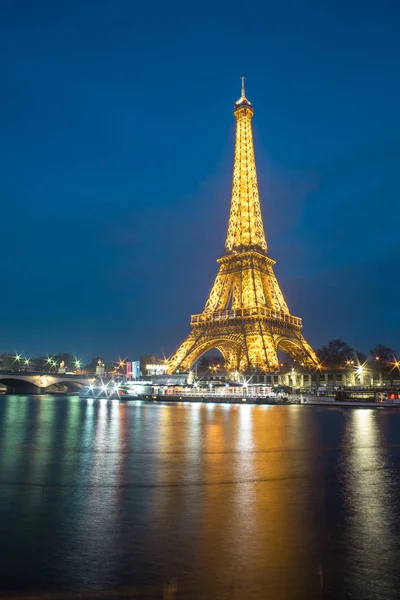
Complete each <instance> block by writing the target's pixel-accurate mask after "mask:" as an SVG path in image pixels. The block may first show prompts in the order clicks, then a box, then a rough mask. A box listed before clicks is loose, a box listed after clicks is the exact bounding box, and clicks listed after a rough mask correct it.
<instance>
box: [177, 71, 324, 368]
mask: <svg viewBox="0 0 400 600" xmlns="http://www.w3.org/2000/svg"><path fill="white" fill-rule="evenodd" d="M253 114H254V109H253V106H252V104H251V103H250V102H249V101H248V100H247V98H246V95H245V89H244V77H243V78H242V95H241V98H240V99H239V100H238V101H237V102H235V105H234V115H235V117H236V146H235V163H234V168H233V186H232V201H231V211H230V216H229V225H228V233H227V236H226V242H225V254H224V256H222V257H221V258H219V259H218V261H217V262H218V263H219V265H220V266H219V271H218V274H217V277H216V279H215V282H214V285H213V287H212V289H211V292H210V295H209V297H208V300H207V302H206V305H205V307H204V310H203V312H202V313H201V314H199V315H192V318H191V327H192V330H191V332H190V334H189V336H188V337H187V338H186V340H185V341H184V342H183V344H182V345H181V346H180V347H179V348H178V350H177V351H176V353H175V354H174V355H173V356H172V357H171V358H170V359H169V361H168V370H169V372H170V373H173V372H174V371H176V370H177V369H179V370H187V369H190V368H191V366H192V365H193V364H194V363H195V362H196V360H197V359H198V358H200V356H202V355H203V354H204V353H205V352H207V351H208V350H211V348H217V349H218V350H219V351H220V352H221V354H222V356H223V357H224V360H225V368H226V370H227V371H242V372H255V371H277V370H278V369H279V361H278V355H277V350H278V348H279V349H281V350H283V351H284V352H286V353H287V354H289V355H291V356H292V357H293V358H294V359H295V360H296V361H298V362H299V363H300V364H303V365H304V366H307V367H316V366H317V365H318V359H317V357H316V355H315V353H314V351H313V349H312V348H311V346H310V345H309V344H308V343H307V342H306V340H305V339H304V337H303V335H302V333H301V329H302V323H301V319H299V318H298V317H294V316H292V315H291V314H290V312H289V309H288V307H287V304H286V302H285V300H284V297H283V295H282V292H281V290H280V287H279V284H278V282H277V280H276V277H275V274H274V271H273V265H274V264H275V261H274V260H272V258H270V257H269V255H268V248H267V242H266V239H265V233H264V226H263V222H262V216H261V208H260V199H259V195H258V184H257V172H256V163H255V159H254V146H253V133H252V128H251V119H252V117H253Z"/></svg>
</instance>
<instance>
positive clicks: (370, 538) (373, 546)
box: [345, 409, 398, 599]
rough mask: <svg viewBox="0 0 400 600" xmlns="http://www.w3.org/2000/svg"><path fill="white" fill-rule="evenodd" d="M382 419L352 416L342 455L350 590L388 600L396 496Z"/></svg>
mask: <svg viewBox="0 0 400 600" xmlns="http://www.w3.org/2000/svg"><path fill="white" fill-rule="evenodd" d="M380 416H381V415H380V414H379V413H378V412H377V411H375V410H372V409H371V410H368V409H366V410H354V411H353V412H352V414H351V417H350V419H349V423H348V431H347V438H348V440H347V442H348V452H347V455H346V457H345V463H346V477H345V493H346V502H347V505H348V506H347V508H348V510H347V519H346V542H345V545H346V550H347V552H348V555H349V561H350V563H351V564H352V566H353V570H354V571H353V573H351V575H350V577H349V587H350V589H351V591H352V593H354V594H355V596H359V595H361V594H364V596H365V597H368V598H371V599H373V598H377V599H378V598H387V597H390V592H391V590H392V591H393V588H394V586H395V584H396V582H397V580H398V576H397V575H395V573H396V563H397V556H396V552H397V548H396V542H395V539H394V538H393V530H394V529H395V525H396V523H395V517H396V512H395V511H394V506H395V503H396V500H397V498H396V496H395V494H393V487H392V483H391V477H390V470H389V468H388V462H387V449H386V448H385V446H384V445H383V444H382V440H381V432H380V430H379V424H378V423H379V421H378V419H379V417H380ZM346 445H347V444H346ZM361 582H363V583H362V584H361ZM385 590H386V591H385Z"/></svg>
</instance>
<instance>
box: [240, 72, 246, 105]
mask: <svg viewBox="0 0 400 600" xmlns="http://www.w3.org/2000/svg"><path fill="white" fill-rule="evenodd" d="M240 79H241V80H242V100H244V99H245V98H246V92H245V89H244V77H241V78H240Z"/></svg>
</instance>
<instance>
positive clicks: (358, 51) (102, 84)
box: [0, 0, 400, 359]
mask: <svg viewBox="0 0 400 600" xmlns="http://www.w3.org/2000/svg"><path fill="white" fill-rule="evenodd" d="M1 10H2V14H1V15H0V16H1V18H0V50H1V52H0V56H1V57H0V64H1V84H2V85H1V96H0V131H1V135H0V165H1V167H0V169H1V178H0V185H1V187H0V193H1V201H2V212H1V215H2V217H1V236H0V245H1V257H2V260H1V312H0V315H1V317H0V326H1V347H0V351H14V350H18V351H25V352H26V353H27V354H29V355H31V354H38V353H46V352H49V353H53V352H57V351H72V352H77V353H78V355H80V356H84V357H86V358H90V357H91V356H92V355H102V356H104V357H105V358H114V357H115V356H116V355H118V354H120V355H121V356H125V355H129V357H130V358H131V359H135V358H138V356H139V355H140V354H149V353H154V354H157V355H161V353H162V352H164V353H166V354H169V353H171V352H172V351H174V350H175V349H176V346H177V345H178V344H179V343H180V342H181V341H182V340H183V338H184V336H185V335H186V334H187V333H188V331H189V319H190V314H191V313H197V312H200V311H201V310H202V308H203V305H204V302H205V300H206V297H207V294H208V291H209V289H210V287H211V285H212V283H213V279H214V276H215V274H216V272H217V264H216V262H215V260H216V258H217V257H218V256H220V255H221V254H222V253H223V246H224V238H225V233H226V226H227V221H228V212H229V203H230V188H231V171H232V164H233V144H234V117H233V114H232V109H233V102H234V101H235V100H236V99H237V98H238V97H239V95H240V80H239V77H240V76H241V75H245V76H246V78H247V79H246V84H247V85H246V91H247V96H248V98H249V99H250V100H251V102H252V103H253V104H254V107H255V116H254V119H253V126H254V137H255V149H256V159H257V168H258V176H259V185H260V193H261V202H262V208H263V215H264V225H265V229H266V235H267V240H268V244H269V251H270V255H271V256H272V258H274V259H275V260H276V261H277V265H276V274H277V276H278V280H279V282H280V284H281V287H282V290H283V292H284V295H285V297H286V300H287V302H288V304H289V307H290V309H291V312H292V313H293V314H295V315H298V316H301V317H303V323H304V334H305V336H306V337H307V338H308V340H309V341H310V342H311V343H312V344H313V345H314V346H315V347H319V346H320V345H322V344H324V343H325V342H326V341H328V340H329V339H331V338H333V337H341V338H343V339H345V340H346V341H347V342H348V343H349V344H350V345H353V346H355V347H357V348H358V349H359V350H364V351H368V350H369V349H370V348H371V347H373V346H374V345H375V344H376V343H383V344H387V345H391V346H394V347H395V348H397V349H398V350H400V343H399V342H400V339H399V334H400V319H399V309H398V305H399V297H400V280H399V276H398V273H399V270H398V266H399V250H400V242H399V233H398V232H399V225H400V224H399V219H400V170H399V163H400V110H399V106H400V103H399V100H400V83H399V57H400V41H399V33H398V32H399V26H400V8H399V6H398V3H397V2H395V1H393V2H385V1H380V2H378V0H377V1H376V2H369V1H368V0H365V1H364V2H361V0H360V1H355V0H353V1H352V0H350V1H349V0H347V1H346V2H344V1H342V0H334V1H333V0H332V1H325V2H320V1H316V0H315V1H309V2H305V1H301V0H298V1H296V0H291V1H290V0H281V1H280V2H251V3H247V4H246V3H243V2H238V3H236V2H230V3H229V4H228V3H226V4H219V3H218V2H212V3H210V4H208V3H204V2H202V3H200V4H199V3H190V2H185V3H174V2H157V1H155V2H136V1H134V0H113V1H111V0H110V1H101V0H96V1H95V0H69V1H66V0H65V1H62V0H60V1H57V2H55V1H54V0H48V1H44V0H36V1H35V2H32V1H31V0H25V1H23V0H10V1H9V2H5V3H3V5H2V9H1Z"/></svg>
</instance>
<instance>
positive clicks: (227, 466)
mask: <svg viewBox="0 0 400 600" xmlns="http://www.w3.org/2000/svg"><path fill="white" fill-rule="evenodd" d="M399 467H400V410H399V411H398V412H397V411H396V409H386V410H385V409H376V410H373V409H358V410H357V409H344V408H342V409H341V408H336V407H334V408H321V409H320V408H317V407H311V406H308V407H307V406H246V405H238V406H228V405H199V404H193V405H190V404H181V405H176V406H172V405H169V404H156V403H148V404H146V403H140V402H127V403H125V404H124V403H119V402H117V401H114V402H106V401H88V400H79V399H78V398H77V397H68V398H66V397H51V396H33V397H17V396H1V397H0V575H1V576H0V590H1V596H2V597H8V596H10V597H12V596H15V593H16V592H17V591H18V592H19V596H20V597H22V598H23V597H25V596H27V597H29V598H33V597H36V594H39V593H41V594H44V595H45V597H46V598H57V597H60V598H64V597H65V598H69V597H71V598H73V597H77V595H78V593H80V594H82V596H81V597H82V598H86V597H87V598H97V597H99V598H114V597H115V598H119V597H133V596H134V594H136V595H135V596H134V597H137V598H142V597H143V598H153V597H154V598H162V593H163V592H162V590H163V585H164V584H165V582H167V581H169V580H173V579H174V580H175V582H176V586H177V593H176V595H175V596H171V597H176V598H177V599H180V598H182V599H191V598H193V599H197V598H199V599H204V600H205V599H207V600H214V599H216V598H218V599H219V598H221V599H225V598H226V599H227V600H232V599H237V600H239V599H240V600H252V599H254V600H261V599H263V600H265V599H269V598H271V599H273V600H291V599H303V598H304V599H307V600H311V599H313V598H335V599H340V598H346V597H347V598H353V599H360V600H369V599H375V598H376V599H379V600H391V599H396V600H397V599H398V598H399V596H400V566H399V565H400V518H399V516H400V515H399V513H400V489H399V482H400V478H399V475H400V468H399Z"/></svg>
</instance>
